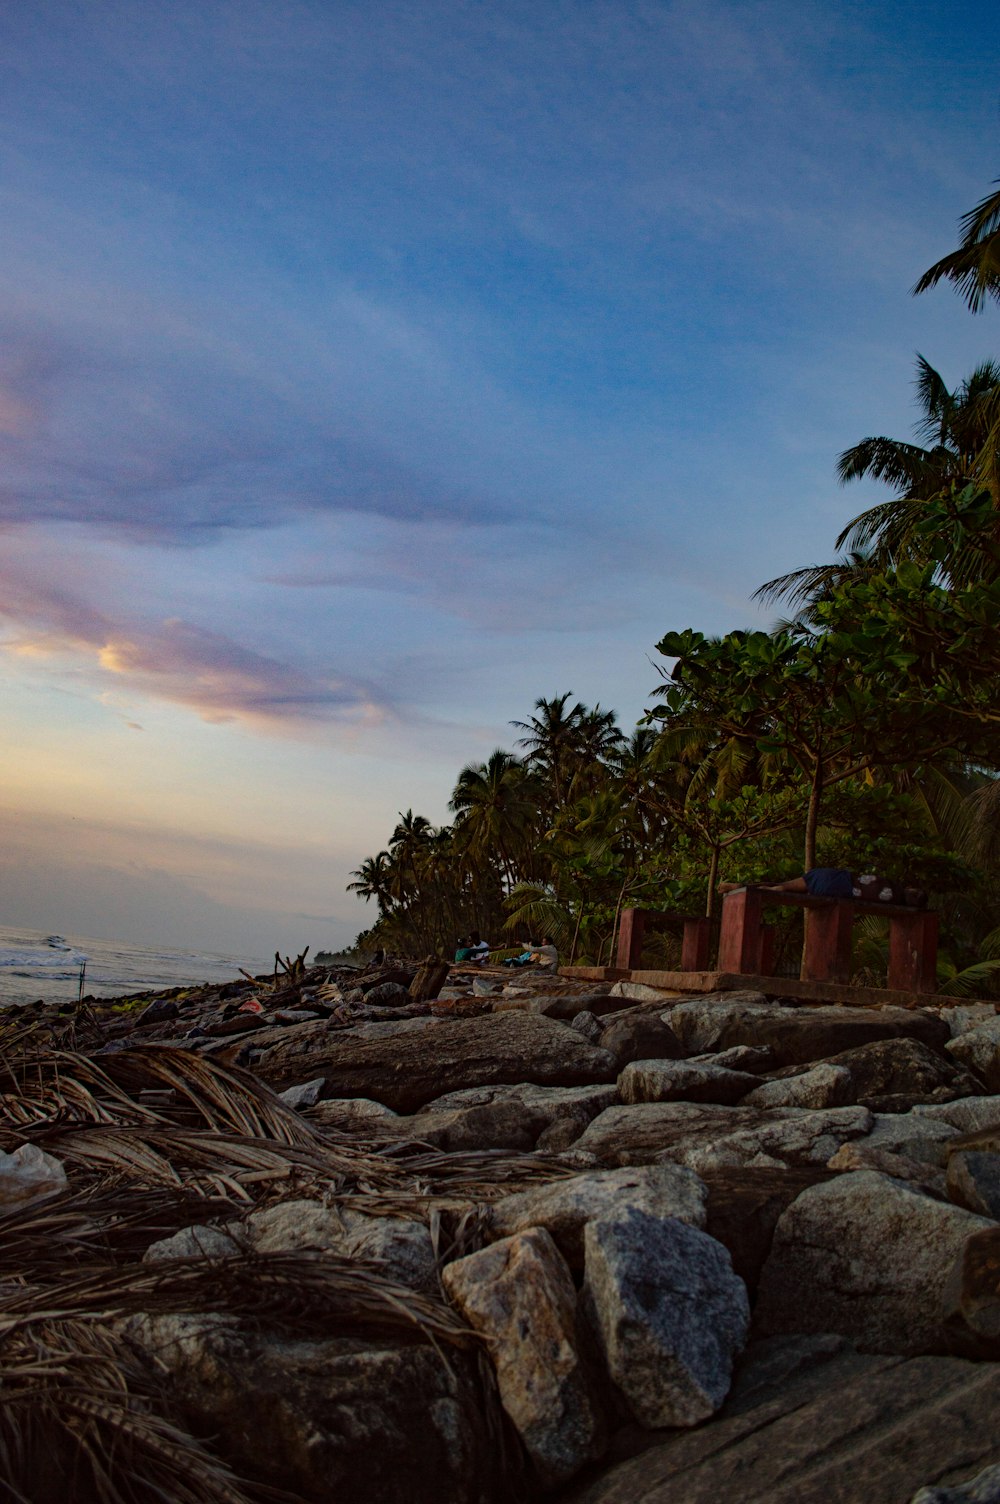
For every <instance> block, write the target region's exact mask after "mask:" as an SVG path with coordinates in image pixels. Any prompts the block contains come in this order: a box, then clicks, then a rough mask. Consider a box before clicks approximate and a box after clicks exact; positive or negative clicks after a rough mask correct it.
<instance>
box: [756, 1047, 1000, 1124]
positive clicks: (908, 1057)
mask: <svg viewBox="0 0 1000 1504" xmlns="http://www.w3.org/2000/svg"><path fill="white" fill-rule="evenodd" d="M812 1069H813V1070H829V1069H837V1070H843V1071H846V1072H849V1077H848V1078H846V1079H847V1080H848V1083H849V1084H848V1085H847V1086H846V1088H845V1094H844V1095H843V1096H842V1098H841V1100H842V1101H844V1102H861V1103H863V1105H864V1106H865V1107H870V1108H871V1110H872V1111H873V1112H880V1111H881V1112H907V1111H909V1109H910V1108H911V1107H913V1106H914V1105H916V1104H917V1103H940V1102H942V1101H944V1100H945V1099H948V1100H950V1099H952V1098H957V1097H961V1096H963V1095H967V1094H968V1093H970V1092H975V1091H976V1090H977V1089H978V1088H977V1085H976V1083H975V1081H973V1079H972V1077H971V1076H969V1075H968V1073H967V1072H966V1071H964V1070H962V1068H961V1067H960V1066H958V1065H957V1064H956V1062H955V1061H953V1060H950V1059H949V1058H948V1056H947V1055H946V1054H944V1053H943V1052H942V1051H941V1050H940V1049H932V1048H931V1047H930V1046H929V1045H927V1044H925V1043H924V1042H923V1041H922V1040H920V1039H909V1038H896V1039H873V1040H870V1041H869V1043H867V1044H863V1045H859V1046H858V1047H857V1048H856V1049H852V1050H842V1051H841V1052H840V1054H838V1055H831V1056H830V1057H829V1059H827V1060H824V1061H822V1062H817V1064H816V1065H814V1066H813V1067H812ZM803 1074H806V1072H804V1071H803V1068H802V1067H801V1066H797V1065H790V1066H785V1067H784V1068H783V1069H782V1070H780V1071H776V1072H775V1073H774V1077H773V1079H775V1080H787V1079H799V1078H800V1077H801V1076H802V1075H803Z"/></svg>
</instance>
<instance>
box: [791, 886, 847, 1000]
mask: <svg viewBox="0 0 1000 1504" xmlns="http://www.w3.org/2000/svg"><path fill="white" fill-rule="evenodd" d="M853 922H854V905H853V904H852V903H851V902H850V900H848V899H842V898H838V899H835V900H834V901H833V902H832V903H830V904H824V905H823V906H822V908H815V909H806V939H805V945H804V946H803V949H802V970H801V972H800V973H799V976H800V980H801V981H803V982H849V981H850V980H851V925H852V924H853Z"/></svg>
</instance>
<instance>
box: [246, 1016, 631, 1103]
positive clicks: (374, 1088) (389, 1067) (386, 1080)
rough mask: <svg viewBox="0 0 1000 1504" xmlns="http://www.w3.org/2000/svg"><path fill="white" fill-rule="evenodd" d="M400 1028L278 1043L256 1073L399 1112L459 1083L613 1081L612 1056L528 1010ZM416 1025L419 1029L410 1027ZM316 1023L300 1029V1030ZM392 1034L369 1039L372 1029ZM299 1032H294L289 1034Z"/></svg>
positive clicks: (418, 1021)
mask: <svg viewBox="0 0 1000 1504" xmlns="http://www.w3.org/2000/svg"><path fill="white" fill-rule="evenodd" d="M407 1023H408V1024H409V1025H410V1027H407V1026H406V1024H405V1023H404V1024H397V1025H395V1026H393V1025H392V1024H382V1025H368V1026H367V1031H366V1032H365V1033H362V1031H361V1030H360V1029H344V1030H337V1029H329V1028H326V1029H325V1032H323V1033H316V1034H310V1035H309V1036H308V1042H305V1041H304V1040H303V1038H302V1036H300V1037H298V1038H292V1039H291V1040H290V1044H289V1050H288V1051H286V1050H285V1049H284V1048H283V1046H282V1044H281V1043H280V1041H279V1042H278V1043H276V1044H275V1045H273V1046H272V1047H271V1048H270V1049H269V1050H268V1051H267V1052H266V1054H265V1055H264V1056H263V1058H262V1059H261V1060H260V1062H259V1063H258V1065H257V1073H258V1074H259V1075H260V1076H261V1077H262V1078H263V1079H264V1080H265V1081H267V1082H268V1083H271V1084H274V1085H275V1086H277V1087H278V1088H284V1087H285V1086H287V1085H290V1084H292V1082H293V1081H294V1080H296V1079H300V1080H301V1078H302V1076H303V1075H304V1074H305V1071H304V1070H303V1061H302V1059H301V1056H302V1055H303V1054H308V1071H309V1074H310V1075H311V1076H312V1075H318V1074H322V1075H324V1076H325V1077H326V1079H327V1090H326V1094H327V1095H328V1096H336V1097H372V1098H374V1099H375V1101H377V1102H384V1103H385V1104H386V1105H387V1106H388V1107H392V1108H393V1109H394V1110H395V1111H397V1112H415V1111H416V1110H417V1109H418V1108H420V1107H422V1106H423V1105H424V1104H425V1103H427V1102H430V1101H432V1100H433V1099H434V1098H436V1097H440V1096H442V1095H443V1094H444V1093H446V1092H451V1091H455V1090H457V1089H458V1088H459V1087H463V1086H486V1085H504V1084H508V1085H509V1084H516V1083H518V1082H524V1081H532V1082H535V1083H536V1084H537V1085H540V1086H583V1085H586V1084H590V1083H594V1082H599V1081H611V1080H613V1079H614V1077H615V1075H616V1074H617V1073H616V1070H615V1064H614V1061H613V1060H612V1058H611V1056H610V1055H609V1054H608V1053H607V1052H606V1051H605V1050H600V1049H597V1048H596V1047H595V1046H594V1045H591V1044H588V1043H587V1042H586V1040H584V1039H581V1038H580V1036H579V1034H577V1033H576V1032H575V1031H574V1030H573V1029H571V1028H569V1027H568V1026H567V1025H566V1024H561V1023H555V1022H553V1020H552V1019H549V1018H542V1017H540V1016H538V1015H535V1014H531V1013H492V1014H486V1015H484V1016H482V1017H479V1018H466V1019H461V1020H452V1019H445V1020H439V1019H433V1018H429V1019H411V1020H408V1021H407ZM413 1025H417V1027H415V1028H414V1027H412V1026H413ZM320 1027H322V1026H319V1025H316V1024H305V1025H303V1026H302V1029H303V1030H315V1029H318V1028H320ZM394 1028H395V1031H398V1032H395V1031H394V1032H391V1033H386V1032H381V1033H379V1034H377V1035H376V1034H373V1033H371V1032H370V1031H371V1030H373V1029H380V1030H383V1031H384V1030H392V1029H394ZM289 1032H290V1034H298V1033H299V1031H289Z"/></svg>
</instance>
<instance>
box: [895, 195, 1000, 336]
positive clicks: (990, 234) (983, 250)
mask: <svg viewBox="0 0 1000 1504" xmlns="http://www.w3.org/2000/svg"><path fill="white" fill-rule="evenodd" d="M997 182H998V183H1000V178H998V179H997ZM959 227H960V229H961V232H962V239H961V241H960V243H959V246H958V249H957V250H955V251H949V253H948V255H947V256H942V258H941V260H940V261H935V263H934V265H933V266H931V267H928V269H927V271H925V272H924V274H923V276H922V277H921V278H920V280H919V282H918V283H917V284H916V286H915V287H914V289H913V291H914V292H915V293H920V292H926V291H927V290H928V288H930V287H936V286H937V284H938V283H939V282H941V281H942V280H944V281H948V282H951V283H952V284H953V286H955V287H956V288H957V289H958V291H959V292H960V293H961V295H962V297H963V298H964V299H965V301H966V302H967V303H968V305H969V307H970V308H971V309H972V312H973V313H978V312H979V311H980V309H981V308H982V306H983V304H984V302H985V301H986V299H987V298H996V299H997V301H998V302H1000V192H996V193H988V194H987V195H986V197H985V198H984V199H982V200H981V201H980V202H979V203H978V204H977V205H976V206H975V208H974V209H970V210H969V211H968V213H967V214H963V215H962V218H961V219H960V220H959Z"/></svg>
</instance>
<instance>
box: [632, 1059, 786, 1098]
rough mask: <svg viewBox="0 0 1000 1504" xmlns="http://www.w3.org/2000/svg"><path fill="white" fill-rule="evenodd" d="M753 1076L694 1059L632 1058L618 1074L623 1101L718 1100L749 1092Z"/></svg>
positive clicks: (752, 1084)
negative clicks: (629, 1063)
mask: <svg viewBox="0 0 1000 1504" xmlns="http://www.w3.org/2000/svg"><path fill="white" fill-rule="evenodd" d="M756 1085H757V1078H756V1076H751V1075H749V1074H748V1073H747V1072H744V1071H728V1070H726V1069H725V1068H724V1067H723V1066H718V1065H708V1064H707V1063H705V1062H697V1061H694V1060H634V1061H633V1062H632V1063H631V1065H627V1066H626V1067H625V1069H624V1070H623V1071H622V1073H621V1075H620V1076H619V1077H618V1095H619V1096H620V1097H621V1099H622V1101H623V1102H722V1103H725V1104H727V1105H729V1106H731V1105H732V1104H733V1103H735V1102H738V1101H739V1100H740V1099H741V1098H742V1097H745V1096H746V1095H747V1093H748V1092H753V1089H754V1087H755V1086H756Z"/></svg>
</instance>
